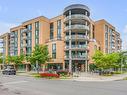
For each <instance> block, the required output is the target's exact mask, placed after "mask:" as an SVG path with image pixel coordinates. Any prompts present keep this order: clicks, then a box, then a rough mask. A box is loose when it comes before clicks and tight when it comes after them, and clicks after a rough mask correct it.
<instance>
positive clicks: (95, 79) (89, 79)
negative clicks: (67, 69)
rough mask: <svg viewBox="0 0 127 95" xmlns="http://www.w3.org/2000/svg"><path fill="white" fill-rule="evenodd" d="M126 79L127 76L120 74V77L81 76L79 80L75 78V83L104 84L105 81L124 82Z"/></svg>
mask: <svg viewBox="0 0 127 95" xmlns="http://www.w3.org/2000/svg"><path fill="white" fill-rule="evenodd" d="M125 77H127V73H126V74H120V75H113V76H92V75H91V76H80V77H77V78H73V79H72V80H74V81H94V82H98V81H100V82H103V81H117V80H123V79H124V78H125Z"/></svg>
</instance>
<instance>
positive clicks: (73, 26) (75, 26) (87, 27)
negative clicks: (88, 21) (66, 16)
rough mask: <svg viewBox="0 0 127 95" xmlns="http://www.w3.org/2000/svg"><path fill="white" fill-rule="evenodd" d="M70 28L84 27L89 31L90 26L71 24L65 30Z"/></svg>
mask: <svg viewBox="0 0 127 95" xmlns="http://www.w3.org/2000/svg"><path fill="white" fill-rule="evenodd" d="M70 29H84V30H88V31H89V26H87V25H79V24H77V25H70V26H66V27H65V31H66V30H70Z"/></svg>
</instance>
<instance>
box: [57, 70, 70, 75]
mask: <svg viewBox="0 0 127 95" xmlns="http://www.w3.org/2000/svg"><path fill="white" fill-rule="evenodd" d="M68 73H69V72H68V71H64V70H59V71H57V74H58V75H68Z"/></svg>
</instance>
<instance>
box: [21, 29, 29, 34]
mask: <svg viewBox="0 0 127 95" xmlns="http://www.w3.org/2000/svg"><path fill="white" fill-rule="evenodd" d="M29 31H31V30H29V29H23V30H22V32H23V33H26V32H29Z"/></svg>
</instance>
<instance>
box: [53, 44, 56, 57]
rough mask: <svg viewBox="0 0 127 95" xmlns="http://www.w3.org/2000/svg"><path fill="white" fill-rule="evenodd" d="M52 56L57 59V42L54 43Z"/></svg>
mask: <svg viewBox="0 0 127 95" xmlns="http://www.w3.org/2000/svg"><path fill="white" fill-rule="evenodd" d="M52 58H53V59H56V43H55V44H52Z"/></svg>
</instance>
